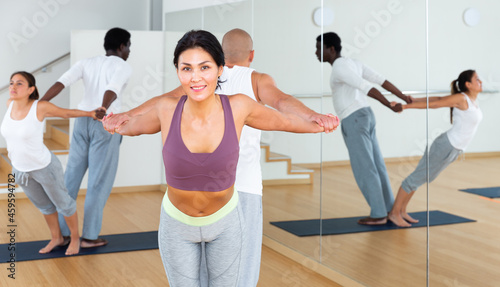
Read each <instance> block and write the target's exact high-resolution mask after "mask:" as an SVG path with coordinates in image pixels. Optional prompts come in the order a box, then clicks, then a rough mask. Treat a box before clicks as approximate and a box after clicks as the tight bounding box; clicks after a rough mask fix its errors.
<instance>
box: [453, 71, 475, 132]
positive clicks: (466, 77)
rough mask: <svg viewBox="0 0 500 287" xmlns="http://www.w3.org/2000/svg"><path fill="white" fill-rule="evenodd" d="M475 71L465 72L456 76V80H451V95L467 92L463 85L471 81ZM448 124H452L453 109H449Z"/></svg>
mask: <svg viewBox="0 0 500 287" xmlns="http://www.w3.org/2000/svg"><path fill="white" fill-rule="evenodd" d="M475 73H476V71H474V70H465V71H463V72H462V73H460V75H458V78H457V79H456V80H453V81H452V82H451V94H452V95H454V94H458V93H465V92H468V91H469V89H468V88H467V86H466V85H465V83H466V82H470V81H472V77H473V76H474V74H475ZM450 122H451V123H453V108H450Z"/></svg>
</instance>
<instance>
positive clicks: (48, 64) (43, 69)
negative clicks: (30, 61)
mask: <svg viewBox="0 0 500 287" xmlns="http://www.w3.org/2000/svg"><path fill="white" fill-rule="evenodd" d="M70 54H71V53H70V52H68V53H66V54H64V55H62V56H61V57H59V58H57V59H55V60H52V61H50V62H48V63H47V64H45V65H43V66H40V67H39V68H36V69H34V70H33V71H32V72H31V74H36V73H38V72H40V71H42V72H45V71H46V70H47V67H49V66H51V65H52V64H55V63H56V62H59V61H60V60H62V59H64V58H66V57H68V56H69V55H70ZM8 87H9V85H8V84H7V85H4V86H2V87H1V88H0V93H1V92H3V90H5V89H7V88H8Z"/></svg>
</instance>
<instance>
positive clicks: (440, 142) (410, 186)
mask: <svg viewBox="0 0 500 287" xmlns="http://www.w3.org/2000/svg"><path fill="white" fill-rule="evenodd" d="M482 90H483V89H482V82H481V80H480V79H479V77H478V75H477V73H476V72H475V71H474V70H466V71H463V72H462V73H460V75H459V76H458V79H456V80H453V81H452V82H451V95H449V96H445V97H430V98H429V109H439V108H446V107H449V108H450V109H451V111H450V122H451V123H452V126H451V128H450V129H449V130H448V131H446V132H444V133H442V134H441V135H440V136H438V137H437V138H436V139H435V140H434V142H433V143H432V144H431V147H430V149H429V151H427V149H426V151H425V153H424V156H423V157H422V158H421V159H420V161H419V163H418V165H417V168H416V169H415V171H413V172H412V173H411V174H410V175H409V176H408V177H407V178H406V179H405V180H404V181H403V183H402V184H401V187H400V188H399V190H398V194H397V196H396V201H395V202H394V206H393V208H392V210H391V212H390V213H389V216H388V218H389V220H390V221H392V222H393V223H394V224H396V225H397V226H400V227H410V226H411V223H417V222H418V220H416V219H414V218H413V217H411V216H410V215H409V214H408V213H407V212H406V208H407V206H408V203H409V202H410V199H411V197H412V196H413V194H415V191H416V190H417V189H418V187H419V186H421V185H422V184H424V183H425V182H427V170H428V174H429V182H432V181H433V180H434V179H436V177H437V176H438V175H439V174H440V173H441V172H442V171H443V170H444V169H445V168H446V167H447V166H448V165H450V164H451V163H452V162H454V161H455V160H456V159H457V158H458V156H459V155H460V154H461V153H463V152H464V150H465V149H466V148H467V146H468V145H469V143H470V142H471V141H472V139H473V137H474V135H475V133H476V131H477V127H478V126H479V123H480V122H481V120H482V118H483V114H482V112H481V110H480V109H479V104H478V102H477V96H478V94H479V93H480V92H481V91H482ZM425 108H427V99H426V98H415V99H414V100H413V103H411V104H407V105H404V106H403V109H425ZM427 158H429V166H428V169H427Z"/></svg>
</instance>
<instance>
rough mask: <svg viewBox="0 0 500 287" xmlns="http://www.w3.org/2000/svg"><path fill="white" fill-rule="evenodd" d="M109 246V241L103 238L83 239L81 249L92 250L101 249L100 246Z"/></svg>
mask: <svg viewBox="0 0 500 287" xmlns="http://www.w3.org/2000/svg"><path fill="white" fill-rule="evenodd" d="M106 244H108V241H107V240H106V239H102V238H97V239H93V240H91V239H85V238H82V241H81V243H80V247H81V248H91V247H99V246H104V245H106Z"/></svg>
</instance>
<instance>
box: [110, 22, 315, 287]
mask: <svg viewBox="0 0 500 287" xmlns="http://www.w3.org/2000/svg"><path fill="white" fill-rule="evenodd" d="M174 65H175V67H176V70H177V75H178V77H179V80H180V82H181V86H182V88H183V90H184V92H185V95H184V96H182V97H181V98H168V97H163V98H162V99H161V100H160V101H159V103H158V104H157V105H156V107H154V108H153V109H151V110H150V111H149V112H147V113H145V114H143V115H140V116H136V117H132V118H131V119H130V120H129V121H128V122H126V123H125V124H123V125H122V126H120V127H119V128H118V129H116V132H118V133H120V134H122V135H129V136H136V135H141V134H154V133H157V132H159V131H161V134H162V141H163V143H164V147H163V160H164V164H165V175H166V179H167V186H168V189H167V192H166V193H165V196H164V198H163V202H162V208H161V217H160V226H159V232H158V241H159V246H160V254H161V257H162V260H163V265H164V267H165V272H166V274H167V277H168V281H169V284H170V286H199V284H200V278H199V274H200V262H201V243H202V242H204V243H205V251H206V260H207V269H208V276H209V285H210V286H239V284H243V285H244V283H245V282H239V278H238V271H239V265H240V261H241V260H242V258H241V256H240V253H241V247H242V245H243V243H244V241H245V238H242V232H241V229H242V227H243V226H244V224H245V222H244V221H242V220H241V215H240V214H241V211H240V207H239V204H238V192H235V191H234V189H233V185H234V180H235V173H236V165H237V161H238V153H239V145H238V141H239V137H240V134H241V130H242V128H243V126H244V125H249V126H251V127H254V128H257V129H261V130H280V131H290V132H295V133H318V132H322V131H323V128H322V127H320V126H319V125H318V124H316V123H315V122H313V121H305V120H303V119H301V118H299V117H298V116H294V115H288V114H283V113H280V112H278V111H276V110H273V109H270V108H267V107H265V106H263V105H261V104H259V103H257V102H256V101H254V100H252V99H250V98H249V97H247V96H245V95H241V94H240V95H234V96H230V97H227V96H225V95H218V94H215V89H216V87H217V86H218V85H219V76H220V75H221V74H222V70H223V67H224V53H223V52H222V47H221V45H220V44H219V41H218V40H217V38H215V36H214V35H212V34H211V33H209V32H206V31H202V30H199V31H190V32H187V33H186V34H185V35H184V36H183V37H182V38H181V39H180V40H179V42H178V43H177V47H176V49H175V52H174ZM104 121H106V119H104Z"/></svg>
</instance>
